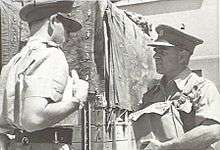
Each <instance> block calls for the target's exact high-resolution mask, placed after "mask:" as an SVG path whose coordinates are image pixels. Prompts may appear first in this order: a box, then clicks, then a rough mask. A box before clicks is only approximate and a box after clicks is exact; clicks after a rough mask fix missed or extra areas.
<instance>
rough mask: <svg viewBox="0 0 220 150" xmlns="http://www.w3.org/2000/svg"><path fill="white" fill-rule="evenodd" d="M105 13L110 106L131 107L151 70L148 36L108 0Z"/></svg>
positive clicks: (148, 77)
mask: <svg viewBox="0 0 220 150" xmlns="http://www.w3.org/2000/svg"><path fill="white" fill-rule="evenodd" d="M106 14H107V15H106V16H107V19H106V25H107V33H108V37H107V38H108V41H109V42H108V44H109V45H108V55H109V60H108V62H109V65H108V66H106V69H107V70H108V76H109V101H110V106H113V107H115V106H116V107H119V108H122V109H128V110H133V109H134V108H135V106H136V105H137V104H138V102H139V101H140V100H141V98H142V95H143V93H144V92H146V91H147V87H148V84H149V81H151V80H152V75H153V73H154V66H153V62H152V52H151V49H150V48H149V47H147V43H148V42H150V40H151V39H150V37H149V36H148V35H147V34H145V33H144V32H143V31H142V30H141V28H139V27H138V26H137V25H136V24H135V23H134V22H133V21H132V20H131V19H130V18H129V17H128V16H127V15H126V13H125V12H124V11H123V10H120V9H118V8H117V7H115V6H114V5H112V4H111V3H109V4H108V9H107V10H106Z"/></svg>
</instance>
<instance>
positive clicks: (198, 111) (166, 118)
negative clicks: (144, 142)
mask: <svg viewBox="0 0 220 150" xmlns="http://www.w3.org/2000/svg"><path fill="white" fill-rule="evenodd" d="M192 89H196V90H195V91H196V93H197V98H198V97H199V98H198V99H197V100H196V98H195V101H194V100H193V99H192V101H193V103H192V110H191V111H190V112H189V113H186V112H184V111H183V110H184V109H185V108H184V107H190V106H189V105H184V104H183V105H182V106H183V107H182V108H181V109H182V110H181V109H179V110H178V109H175V108H173V109H169V110H168V111H167V112H166V113H165V114H164V115H162V116H160V115H157V114H153V113H152V114H151V116H150V120H151V121H150V122H151V129H152V132H153V134H154V135H155V137H156V138H157V139H158V140H160V141H167V140H170V139H172V138H175V137H178V136H181V134H183V133H184V132H187V131H189V130H191V129H192V128H194V127H196V126H198V125H200V124H201V123H203V121H204V120H206V119H211V120H215V121H216V122H218V123H220V111H219V108H220V94H219V92H218V90H217V88H216V86H215V85H214V84H213V83H212V82H211V81H209V80H207V79H204V78H202V77H199V76H197V75H196V74H195V73H193V72H191V70H190V69H189V68H186V69H185V70H184V71H183V72H182V73H180V74H179V75H178V76H177V77H176V78H174V79H173V80H171V81H170V82H169V83H168V84H166V85H164V79H163V78H162V79H161V81H160V83H159V84H158V85H156V86H154V87H153V88H152V89H151V90H149V91H148V92H147V93H146V94H144V96H143V104H142V108H145V107H147V106H149V105H151V104H153V103H156V102H165V101H167V100H169V101H174V100H178V99H180V96H181V94H183V93H184V95H190V94H191V95H192V93H193V92H192ZM194 93H195V92H194Z"/></svg>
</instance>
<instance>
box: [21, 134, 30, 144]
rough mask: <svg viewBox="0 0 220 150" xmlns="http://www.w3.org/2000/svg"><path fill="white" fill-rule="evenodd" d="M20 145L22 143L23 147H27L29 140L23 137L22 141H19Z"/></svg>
mask: <svg viewBox="0 0 220 150" xmlns="http://www.w3.org/2000/svg"><path fill="white" fill-rule="evenodd" d="M21 143H22V144H23V145H28V144H29V143H30V140H29V138H28V137H26V136H24V137H22V139H21Z"/></svg>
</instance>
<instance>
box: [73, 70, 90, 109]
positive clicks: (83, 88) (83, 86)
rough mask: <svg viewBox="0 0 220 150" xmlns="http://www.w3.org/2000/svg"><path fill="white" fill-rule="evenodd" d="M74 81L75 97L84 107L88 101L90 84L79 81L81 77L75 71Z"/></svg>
mask: <svg viewBox="0 0 220 150" xmlns="http://www.w3.org/2000/svg"><path fill="white" fill-rule="evenodd" d="M71 74H72V79H73V96H74V97H75V98H76V99H77V101H78V102H79V103H80V105H81V107H83V103H84V102H85V101H86V98H87V95H88V89H89V83H88V82H87V81H85V80H82V79H79V76H78V74H77V72H76V71H75V70H72V72H71Z"/></svg>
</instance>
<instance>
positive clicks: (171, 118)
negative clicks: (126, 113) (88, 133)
mask: <svg viewBox="0 0 220 150" xmlns="http://www.w3.org/2000/svg"><path fill="white" fill-rule="evenodd" d="M156 32H157V33H158V38H157V39H156V40H155V41H154V42H153V43H150V44H149V46H151V47H153V48H154V49H153V50H154V51H155V54H154V56H153V58H154V59H155V64H156V71H157V72H158V73H160V74H163V77H162V79H161V80H160V83H158V84H157V85H155V86H154V87H153V88H152V89H150V90H149V91H148V92H147V93H145V94H144V96H143V103H142V106H141V109H140V110H139V111H137V112H135V113H133V114H131V115H130V118H131V119H133V120H134V121H136V120H137V119H138V118H139V117H140V116H141V115H143V114H146V115H148V118H149V120H150V124H151V131H152V133H153V135H154V136H153V137H155V138H153V139H147V138H144V137H143V138H141V139H140V140H139V149H144V150H174V149H175V150H177V149H178V150H208V149H209V150H211V149H213V147H212V144H213V143H215V142H217V141H218V140H220V111H219V110H218V108H220V95H219V92H218V90H217V88H216V86H215V85H214V84H213V83H212V82H211V81H209V80H207V79H204V78H203V77H199V76H198V75H196V74H195V73H193V72H192V71H191V70H190V69H189V68H188V67H187V66H188V63H189V59H190V56H191V55H192V54H193V51H194V48H195V47H196V46H197V45H199V44H202V43H203V41H202V40H200V39H198V38H196V37H193V36H191V35H188V34H186V33H183V32H182V31H179V30H177V29H175V28H172V27H170V26H167V25H159V26H158V27H156Z"/></svg>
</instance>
